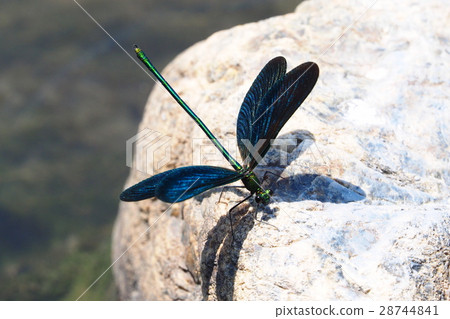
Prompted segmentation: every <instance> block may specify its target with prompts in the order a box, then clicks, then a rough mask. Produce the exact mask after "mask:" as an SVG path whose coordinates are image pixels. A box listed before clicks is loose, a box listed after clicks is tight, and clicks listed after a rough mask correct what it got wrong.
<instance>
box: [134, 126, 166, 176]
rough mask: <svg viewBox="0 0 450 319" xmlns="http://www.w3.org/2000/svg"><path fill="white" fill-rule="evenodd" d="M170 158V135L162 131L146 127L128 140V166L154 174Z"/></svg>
mask: <svg viewBox="0 0 450 319" xmlns="http://www.w3.org/2000/svg"><path fill="white" fill-rule="evenodd" d="M169 160H170V137H169V136H167V135H164V134H162V133H160V132H157V131H153V130H150V129H147V128H146V129H144V130H142V131H140V132H139V133H137V134H136V135H134V136H133V137H132V138H130V139H128V140H127V142H126V164H127V166H128V167H133V168H134V169H136V170H138V171H140V172H142V173H146V174H148V175H154V174H155V172H157V171H159V170H160V169H161V168H163V167H164V165H166V164H167V163H168V162H169Z"/></svg>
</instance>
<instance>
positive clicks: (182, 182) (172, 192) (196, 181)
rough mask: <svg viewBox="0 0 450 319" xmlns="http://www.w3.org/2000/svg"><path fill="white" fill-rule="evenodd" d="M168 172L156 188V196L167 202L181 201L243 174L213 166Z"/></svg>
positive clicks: (192, 167) (235, 179)
mask: <svg viewBox="0 0 450 319" xmlns="http://www.w3.org/2000/svg"><path fill="white" fill-rule="evenodd" d="M170 172H171V173H170V174H168V175H167V176H166V177H164V179H162V181H161V183H160V184H159V185H158V187H157V189H156V197H157V198H158V199H160V200H162V201H165V202H168V203H178V202H182V201H184V200H186V199H188V198H191V197H193V196H195V195H198V194H200V193H203V192H205V191H207V190H208V189H211V188H214V187H217V186H221V185H225V184H229V183H232V182H235V181H237V180H239V179H241V178H242V177H243V174H240V173H238V172H236V171H232V170H229V169H226V168H222V167H215V166H187V167H180V168H176V169H174V170H172V171H170Z"/></svg>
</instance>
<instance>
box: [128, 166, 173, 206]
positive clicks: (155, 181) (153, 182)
mask: <svg viewBox="0 0 450 319" xmlns="http://www.w3.org/2000/svg"><path fill="white" fill-rule="evenodd" d="M172 171H174V170H170V171H167V172H163V173H160V174H157V175H154V176H152V177H150V178H147V179H144V180H143V181H142V182H140V183H137V184H136V185H133V186H131V187H130V188H127V189H126V190H124V191H123V192H122V194H120V200H123V201H124V202H136V201H139V200H143V199H147V198H151V197H155V196H156V187H157V186H158V185H159V183H160V182H161V180H162V179H163V178H164V177H166V176H167V175H168V174H169V173H170V172H172Z"/></svg>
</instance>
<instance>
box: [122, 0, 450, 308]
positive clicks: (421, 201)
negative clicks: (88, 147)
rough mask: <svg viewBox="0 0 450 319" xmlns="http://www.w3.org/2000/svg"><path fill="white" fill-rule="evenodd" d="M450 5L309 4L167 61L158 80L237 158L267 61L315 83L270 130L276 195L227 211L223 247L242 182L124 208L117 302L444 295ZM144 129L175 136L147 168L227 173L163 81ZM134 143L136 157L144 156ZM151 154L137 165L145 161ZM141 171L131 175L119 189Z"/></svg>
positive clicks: (449, 225)
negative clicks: (247, 103)
mask: <svg viewBox="0 0 450 319" xmlns="http://www.w3.org/2000/svg"><path fill="white" fill-rule="evenodd" d="M372 5H373V6H372ZM324 8H326V11H324ZM368 8H369V9H368ZM366 10H367V11H366ZM449 10H450V7H449V6H448V5H446V4H445V3H444V2H443V1H436V0H430V1H425V2H424V1H400V2H391V1H387V0H378V1H356V0H354V1H351V0H339V1H332V2H329V1H325V0H317V1H306V2H304V3H302V4H301V5H299V7H298V8H297V10H296V12H295V13H292V14H288V15H285V16H280V17H274V18H271V19H267V20H265V21H260V22H257V23H251V24H247V25H243V26H237V27H235V28H232V29H230V30H225V31H221V32H218V33H216V34H214V35H212V36H211V37H209V38H208V39H206V40H205V41H203V42H200V43H198V44H196V45H194V46H193V47H191V48H190V49H188V50H186V51H185V52H184V53H182V54H181V55H180V56H178V57H177V58H176V59H175V60H174V61H173V62H172V63H171V64H170V65H169V66H168V67H167V68H166V69H165V70H164V72H163V73H164V75H165V77H166V79H167V80H168V81H169V82H170V83H171V84H172V86H173V87H174V88H176V90H177V91H178V93H179V94H180V95H181V96H182V97H183V98H184V100H185V101H186V102H187V103H188V104H189V105H190V106H191V107H192V108H193V109H194V110H195V112H196V113H197V114H198V115H199V116H200V117H201V118H202V119H203V121H204V122H205V123H206V124H207V125H208V127H209V128H210V129H211V131H212V132H214V133H215V135H216V136H217V137H219V138H221V139H223V141H224V144H225V146H226V147H228V148H229V149H230V150H231V151H232V152H233V153H234V154H236V147H235V144H234V145H233V143H235V142H234V139H235V138H236V137H235V123H236V117H237V114H238V110H239V107H240V104H241V102H242V99H243V97H244V95H245V93H246V91H247V89H248V88H249V86H250V85H251V83H252V81H253V79H254V77H255V76H256V75H257V73H258V72H259V70H260V69H261V68H262V66H263V65H264V64H265V63H266V62H267V61H268V60H269V59H270V58H272V57H274V56H277V55H283V56H284V57H286V59H287V61H288V69H291V68H293V67H294V66H296V65H298V64H300V63H302V62H305V61H315V62H317V63H318V64H319V67H320V70H321V75H320V77H319V81H318V83H317V85H316V87H315V88H314V90H313V91H312V93H311V95H310V98H308V99H307V100H306V101H305V102H304V104H303V105H302V107H301V108H300V109H299V110H298V111H297V112H296V113H295V114H294V116H293V117H292V118H291V119H290V120H289V121H288V123H287V124H286V126H285V127H284V128H283V130H282V131H281V133H280V137H282V138H283V137H285V138H290V139H291V140H293V141H294V142H295V143H294V145H290V146H289V147H288V148H285V149H283V148H282V147H274V148H273V150H271V151H270V152H269V153H268V154H267V156H266V158H265V166H264V165H262V166H261V167H260V169H259V170H258V171H257V174H259V175H260V176H262V175H263V174H264V171H266V170H267V169H270V171H271V172H273V173H276V174H278V175H282V176H283V177H284V178H277V177H275V176H273V175H270V174H269V175H267V177H268V178H267V180H266V181H265V183H267V184H268V185H270V186H271V187H272V189H273V190H274V191H275V196H274V197H273V201H272V202H271V204H269V205H268V206H266V207H265V208H262V207H259V206H257V204H256V203H255V202H254V201H253V200H250V201H248V202H246V203H244V204H242V205H241V206H239V208H238V209H237V210H236V211H235V212H234V214H233V231H234V240H232V236H231V233H230V224H229V219H228V217H227V211H228V210H229V209H230V208H231V207H232V206H233V205H234V204H235V203H237V202H238V201H239V200H240V199H242V198H244V196H246V195H247V194H248V192H247V191H246V190H245V189H244V190H242V189H230V190H227V191H225V192H224V193H223V196H222V198H221V201H220V202H219V203H217V201H218V199H219V195H220V192H221V189H220V188H219V189H213V190H211V191H208V192H206V193H204V194H202V195H199V196H197V197H195V198H193V199H190V200H188V201H185V202H183V203H179V204H175V205H169V204H167V203H163V202H161V201H158V200H145V201H141V202H137V203H121V204H120V210H119V215H118V217H117V221H116V224H115V228H114V233H113V258H114V260H115V259H116V258H119V257H120V256H121V257H120V258H119V260H118V261H117V262H116V264H115V265H114V275H115V279H116V282H117V287H118V290H119V295H120V298H122V299H132V300H142V299H151V300H154V299H157V300H201V299H204V300H217V299H219V300H229V299H234V300H322V299H329V300H355V299H356V300H388V299H389V300H442V299H447V300H448V299H449V298H450V292H449V264H450V261H449V259H450V257H449V255H450V248H449V246H450V234H449V229H450V213H449V205H448V204H449V203H448V195H449V191H448V185H449V182H450V174H449V157H450V152H449V129H448V123H450V112H449V100H450V99H449V92H450V91H449V84H450V73H449V72H448V70H450V51H449V47H450V46H449V43H450V30H449V29H448V27H446V24H445V23H443V22H444V21H449V18H450V13H449V12H450V11H449ZM355 20H357V21H356V22H355V23H354V24H352V23H353V22H354V21H355ZM349 25H352V26H351V27H350V28H349V29H348V30H347V27H348V26H349ZM342 33H344V35H343V36H342V37H341V38H339V36H340V35H341V34H342ZM338 38H339V40H338V41H337V42H336V43H335V44H334V45H333V46H332V47H331V48H330V45H331V44H332V43H333V42H334V41H335V40H336V39H338ZM147 51H148V52H147V53H148V54H149V56H151V50H147ZM145 129H151V130H154V131H157V132H159V133H161V134H164V135H168V136H170V138H171V140H170V147H171V152H170V154H171V157H170V160H169V162H168V164H167V165H165V166H164V167H159V166H161V165H160V164H158V167H157V168H160V169H159V171H164V170H167V169H170V168H174V167H180V166H185V165H192V164H193V163H194V164H200V162H201V164H210V165H221V166H224V167H229V165H228V164H227V163H226V162H225V161H224V160H222V159H221V158H220V154H219V155H217V154H218V152H216V151H214V148H213V147H212V146H209V145H210V144H208V143H203V141H204V138H205V137H204V134H203V132H202V131H201V130H200V129H199V128H198V127H197V126H196V125H195V123H194V122H193V121H192V120H191V119H190V118H189V117H188V116H187V115H186V114H185V113H184V112H183V111H182V110H181V108H180V107H179V106H178V105H177V104H176V103H174V101H173V100H172V98H171V97H170V96H169V95H168V94H167V93H166V92H165V91H164V90H163V89H161V88H160V87H156V88H155V89H154V90H153V92H152V94H151V96H150V98H149V101H148V106H147V108H146V111H145V114H144V117H143V120H142V123H141V125H140V128H139V131H144V130H145ZM199 141H200V142H201V143H200V144H201V145H200V146H201V147H199ZM146 143H147V144H145V145H147V146H146V147H140V148H137V150H138V152H139V151H141V152H143V151H146V152H147V153H146V154H147V155H148V154H150V153H149V152H148V148H149V146H148V145H153V144H152V143H153V141H146ZM290 144H292V143H290ZM165 145H166V146H167V145H168V144H165ZM193 145H196V147H194V151H193ZM199 149H201V153H199V151H198V150H199ZM158 150H159V149H158ZM164 150H165V148H164ZM152 151H153V149H152ZM162 153H164V152H162ZM164 154H165V153H164ZM138 155H139V154H138ZM153 155H154V157H153V160H152V159H151V158H144V157H143V156H141V157H140V158H139V159H138V162H137V163H136V166H135V167H143V166H142V165H144V164H148V165H149V167H155V166H156V163H157V161H160V160H161V159H159V160H158V154H157V152H155V153H154V154H153ZM216 155H217V156H216ZM159 156H160V157H161V154H159ZM236 158H239V157H238V156H237V155H236ZM281 159H285V160H286V161H287V162H286V165H280V162H282V160H281ZM200 160H201V161H200ZM139 165H141V166H139ZM150 175H151V174H150ZM146 177H148V175H147V174H144V173H141V172H139V171H137V170H132V171H131V174H130V177H129V179H128V181H127V183H126V186H127V187H128V186H130V185H132V184H134V183H136V182H138V181H140V180H142V179H144V178H146ZM236 185H240V182H237V183H236ZM255 210H256V211H257V212H258V215H257V218H258V219H261V218H263V220H264V223H262V222H259V221H257V220H255V219H254V214H252V212H255ZM127 249H128V250H127ZM124 251H126V253H124V254H123V252H124ZM122 254H123V255H122Z"/></svg>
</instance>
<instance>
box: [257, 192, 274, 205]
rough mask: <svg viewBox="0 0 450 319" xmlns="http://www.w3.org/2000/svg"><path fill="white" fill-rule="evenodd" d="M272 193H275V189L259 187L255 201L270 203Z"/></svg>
mask: <svg viewBox="0 0 450 319" xmlns="http://www.w3.org/2000/svg"><path fill="white" fill-rule="evenodd" d="M272 195H273V191H272V190H271V189H268V190H263V189H259V190H258V191H257V192H256V196H255V201H256V202H257V203H261V204H263V205H267V204H269V201H270V197H271V196H272Z"/></svg>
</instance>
